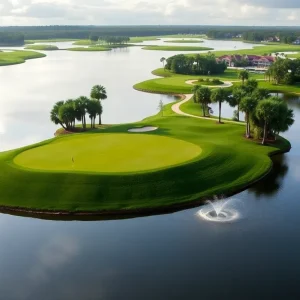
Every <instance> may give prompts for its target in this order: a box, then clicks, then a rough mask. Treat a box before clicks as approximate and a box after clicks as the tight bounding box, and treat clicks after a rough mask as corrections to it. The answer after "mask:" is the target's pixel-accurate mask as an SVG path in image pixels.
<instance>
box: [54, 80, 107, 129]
mask: <svg viewBox="0 0 300 300" xmlns="http://www.w3.org/2000/svg"><path fill="white" fill-rule="evenodd" d="M106 98H107V95H106V90H105V88H104V87H103V86H100V85H96V86H94V87H93V88H92V90H91V98H88V97H85V96H81V97H79V98H77V99H69V100H67V101H58V102H56V103H55V105H54V106H53V108H52V110H51V112H50V119H51V121H52V122H53V123H55V124H57V125H58V124H59V125H61V126H62V127H63V128H64V129H65V130H68V131H74V130H75V124H76V120H77V121H80V122H81V124H82V128H83V130H85V129H86V115H87V114H88V115H89V118H90V120H91V128H95V127H96V125H95V124H96V117H97V116H99V125H100V124H101V115H102V112H103V108H102V105H101V101H100V100H104V99H106Z"/></svg>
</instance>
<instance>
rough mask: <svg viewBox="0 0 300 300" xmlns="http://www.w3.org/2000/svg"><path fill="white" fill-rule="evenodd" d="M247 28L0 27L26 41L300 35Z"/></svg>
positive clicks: (292, 29) (287, 30) (280, 29)
mask: <svg viewBox="0 0 300 300" xmlns="http://www.w3.org/2000/svg"><path fill="white" fill-rule="evenodd" d="M274 28H275V27H247V26H209V25H207V26H204V25H194V26H183V25H177V26H167V25H163V26H160V25H156V26H10V27H0V32H12V33H15V32H18V33H21V34H24V36H25V39H27V40H35V39H57V38H64V39H88V38H89V37H90V35H91V34H94V35H97V36H130V37H134V36H157V35H173V34H208V35H209V36H210V37H211V38H231V36H232V35H238V34H242V33H244V32H258V33H263V36H264V37H265V36H268V35H274V34H275V33H278V32H280V33H282V34H287V35H288V36H298V34H299V35H300V27H276V29H274Z"/></svg>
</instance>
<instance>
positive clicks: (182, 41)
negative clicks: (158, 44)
mask: <svg viewBox="0 0 300 300" xmlns="http://www.w3.org/2000/svg"><path fill="white" fill-rule="evenodd" d="M164 42H165V43H178V44H191V43H195V44H198V43H203V41H202V40H172V41H164Z"/></svg>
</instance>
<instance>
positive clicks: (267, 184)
mask: <svg viewBox="0 0 300 300" xmlns="http://www.w3.org/2000/svg"><path fill="white" fill-rule="evenodd" d="M272 161H273V168H272V170H271V172H270V174H269V175H268V176H266V177H265V178H264V179H262V180H261V181H259V182H258V183H257V184H255V185H254V186H252V187H250V188H249V192H250V193H253V194H254V195H255V196H256V198H257V199H260V198H262V197H264V198H272V197H273V196H274V195H276V194H277V193H278V191H279V190H280V189H281V188H282V184H283V182H284V177H285V176H286V175H287V173H288V170H289V166H288V163H287V159H286V155H277V156H274V157H273V159H272Z"/></svg>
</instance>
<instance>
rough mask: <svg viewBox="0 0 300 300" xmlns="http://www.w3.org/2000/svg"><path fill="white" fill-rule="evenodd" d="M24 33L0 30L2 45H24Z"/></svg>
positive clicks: (0, 43)
mask: <svg viewBox="0 0 300 300" xmlns="http://www.w3.org/2000/svg"><path fill="white" fill-rule="evenodd" d="M23 45H24V34H22V33H16V32H0V46H23Z"/></svg>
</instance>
